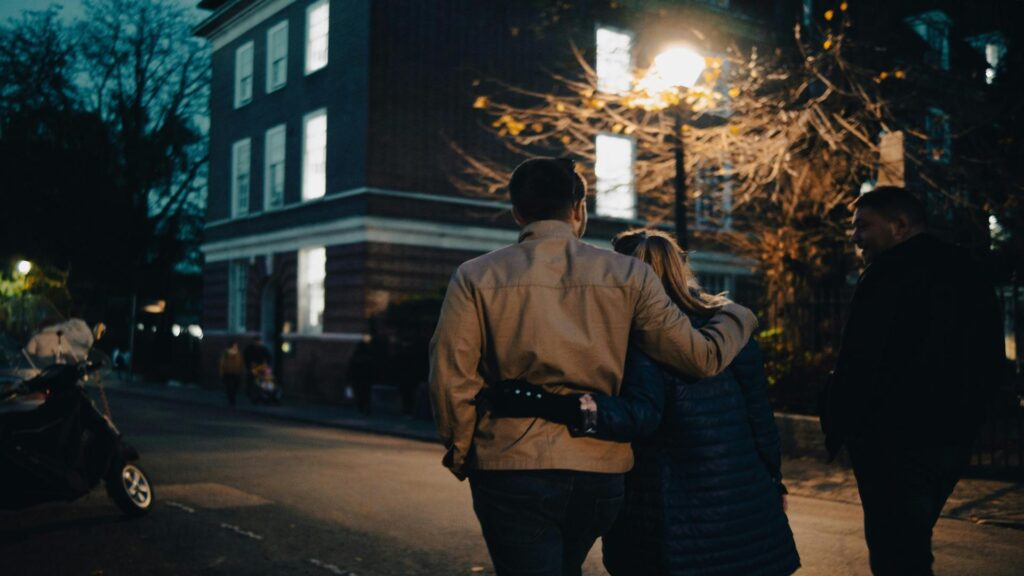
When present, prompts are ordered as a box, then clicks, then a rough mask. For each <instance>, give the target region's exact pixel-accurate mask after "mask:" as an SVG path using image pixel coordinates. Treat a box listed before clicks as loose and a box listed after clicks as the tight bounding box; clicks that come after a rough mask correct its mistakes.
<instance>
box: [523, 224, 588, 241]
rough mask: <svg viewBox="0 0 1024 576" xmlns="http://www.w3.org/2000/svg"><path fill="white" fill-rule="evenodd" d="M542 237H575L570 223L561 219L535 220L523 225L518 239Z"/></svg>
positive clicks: (538, 238)
mask: <svg viewBox="0 0 1024 576" xmlns="http://www.w3.org/2000/svg"><path fill="white" fill-rule="evenodd" d="M544 238H576V233H575V232H573V230H572V225H571V224H569V223H568V222H564V221H562V220H537V221H536V222H531V223H529V224H527V225H526V226H524V227H523V230H522V231H521V232H520V233H519V241H520V242H526V241H527V240H542V239H544Z"/></svg>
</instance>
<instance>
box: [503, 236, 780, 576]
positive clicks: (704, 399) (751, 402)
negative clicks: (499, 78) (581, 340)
mask: <svg viewBox="0 0 1024 576" xmlns="http://www.w3.org/2000/svg"><path fill="white" fill-rule="evenodd" d="M612 244H613V247H614V249H615V251H616V252H619V253H622V254H626V255H629V256H633V257H635V258H638V259H640V260H643V261H644V262H646V263H647V264H649V265H650V266H651V267H652V268H653V269H654V271H655V272H656V273H657V274H658V276H659V277H660V278H661V280H662V283H663V284H664V286H665V291H666V292H667V293H668V294H669V296H670V297H671V298H672V300H673V301H674V302H675V304H676V305H677V306H678V307H679V308H680V309H682V310H683V311H684V312H685V313H686V314H687V315H688V316H690V319H691V322H692V323H693V324H694V325H695V326H697V327H699V326H701V325H703V324H704V322H706V321H707V319H708V318H710V317H711V316H712V315H713V314H714V312H715V310H716V309H717V308H718V307H719V306H721V305H722V304H723V303H724V301H725V299H724V298H723V297H722V296H716V295H711V294H708V293H706V292H704V291H703V290H702V289H701V288H700V286H699V284H698V283H697V281H696V278H695V277H694V274H693V272H692V270H691V269H690V267H689V265H688V263H687V254H686V253H685V252H684V251H682V250H681V249H680V248H679V246H678V245H677V244H676V242H675V240H673V239H672V238H671V237H670V236H669V235H667V234H665V233H663V232H660V231H657V230H650V229H642V230H631V231H628V232H623V233H621V234H619V235H617V236H616V237H615V238H614V239H613V241H612ZM626 364H627V366H626V371H625V378H624V380H623V385H622V395H621V396H619V397H605V396H595V395H590V394H588V395H584V396H578V395H574V396H572V397H570V398H566V397H564V396H562V397H559V396H555V395H551V394H545V395H543V396H542V398H541V400H540V401H539V402H538V401H537V394H532V393H531V394H530V395H529V398H530V399H531V400H532V401H531V402H525V403H524V402H522V401H521V400H520V399H521V398H522V397H523V396H525V394H524V393H523V392H525V391H532V392H536V390H533V389H532V388H531V387H530V386H529V385H528V384H526V383H518V384H516V385H514V386H513V388H515V389H514V390H508V389H504V390H502V391H501V392H500V393H496V394H492V395H491V396H489V397H488V401H490V402H493V406H492V409H493V410H494V411H495V414H496V415H498V416H501V415H507V416H526V415H532V416H542V417H545V418H548V419H552V420H557V421H563V422H565V423H566V424H568V425H570V427H571V428H572V429H573V430H574V433H577V434H580V435H590V436H594V437H597V438H604V439H610V440H619V441H630V440H632V441H633V452H634V458H635V464H634V468H633V470H632V471H631V472H629V473H628V474H627V475H626V496H625V498H626V500H625V506H624V508H623V510H622V512H621V513H620V515H619V517H618V519H617V521H616V523H615V525H614V527H613V528H612V530H611V531H610V532H609V533H608V534H607V535H606V536H605V537H604V539H603V543H604V547H603V551H604V563H605V567H606V568H607V569H608V571H609V573H611V574H612V576H632V575H637V576H640V575H644V576H652V575H703V574H707V575H711V574H715V575H744V576H751V575H764V576H782V575H788V574H792V573H793V572H795V571H796V570H797V569H798V568H799V567H800V557H799V554H798V553H797V550H796V544H795V542H794V540H793V532H792V530H791V529H790V527H789V520H788V519H787V517H786V496H785V494H786V490H785V487H784V486H783V484H782V472H781V464H782V457H781V452H780V444H779V434H778V430H777V429H776V426H775V420H774V415H773V413H772V408H771V405H770V404H769V401H768V391H767V380H766V378H765V374H764V361H763V359H762V357H761V352H760V349H759V348H758V346H757V343H756V342H755V341H754V340H753V339H751V340H750V341H749V342H748V344H747V345H746V347H745V348H744V349H743V351H741V352H740V354H739V356H737V357H736V359H735V360H734V361H733V363H732V364H731V365H730V366H729V368H728V369H727V370H725V371H724V372H723V373H722V374H720V375H718V376H715V377H712V378H705V379H703V380H699V381H698V380H694V379H690V378H687V377H685V376H683V375H680V374H677V373H675V372H672V371H670V370H667V369H664V368H661V367H659V366H656V365H654V364H653V362H652V361H651V360H650V359H649V358H647V357H646V356H644V355H643V354H642V353H640V352H639V351H638V350H631V351H630V354H629V356H628V358H627V360H626ZM652 367H653V369H652ZM652 391H658V392H660V393H663V394H664V397H663V398H662V397H660V394H658V393H652ZM662 391H663V392H662ZM577 412H578V413H577ZM659 413H661V414H662V417H661V420H660V425H657V428H656V429H655V431H654V432H653V434H650V433H649V432H650V430H651V429H652V428H653V426H652V424H651V423H652V422H655V423H656V422H657V415H658V414H659Z"/></svg>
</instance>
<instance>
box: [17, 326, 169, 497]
mask: <svg viewBox="0 0 1024 576" xmlns="http://www.w3.org/2000/svg"><path fill="white" fill-rule="evenodd" d="M101 326H102V325H98V327H97V328H99V327H101ZM99 332H101V330H97V331H94V334H96V336H97V337H98V336H99ZM89 345H90V348H91V345H92V342H90V343H89ZM84 356H85V357H84V358H79V357H77V356H76V355H73V356H72V357H71V358H67V359H66V362H67V363H63V364H60V363H58V364H52V365H50V366H47V367H46V368H43V369H42V371H40V372H39V373H38V375H36V376H34V377H31V378H29V379H27V380H23V381H21V382H14V383H13V384H12V385H8V386H7V387H6V389H5V390H0V471H2V472H0V509H7V510H17V509H21V508H27V507H29V506H33V505H36V504H40V503H43V502H51V501H67V502H70V501H73V500H77V499H78V498H81V497H82V496H84V495H86V494H88V493H89V492H91V491H92V489H93V488H95V487H96V486H97V485H98V484H99V483H100V482H101V481H102V482H104V483H105V484H106V489H107V494H108V495H109V496H110V498H111V499H112V500H113V501H114V503H115V504H117V506H118V507H119V508H120V509H121V510H122V511H123V512H124V513H125V514H128V515H131V516H139V515H142V514H145V513H147V512H149V510H150V509H151V508H152V507H153V502H154V492H153V486H152V484H151V483H150V481H149V478H148V477H147V475H146V473H145V471H144V470H143V469H142V468H141V467H140V466H139V465H138V460H139V453H138V452H137V451H136V450H135V449H134V448H132V447H131V446H130V445H129V444H128V443H126V442H124V441H123V440H122V438H121V433H120V431H118V429H117V427H116V426H115V425H114V423H113V421H111V419H110V418H109V417H108V416H107V415H104V414H103V413H102V412H100V411H99V410H98V409H97V408H96V405H95V404H93V402H92V400H91V399H90V398H89V395H88V393H87V392H86V389H85V385H84V383H85V382H86V381H87V380H88V379H89V378H92V377H94V376H95V375H96V374H97V372H99V371H100V370H101V369H103V368H105V367H106V366H105V364H106V362H103V361H98V360H97V355H96V354H93V353H91V350H90V354H88V355H84Z"/></svg>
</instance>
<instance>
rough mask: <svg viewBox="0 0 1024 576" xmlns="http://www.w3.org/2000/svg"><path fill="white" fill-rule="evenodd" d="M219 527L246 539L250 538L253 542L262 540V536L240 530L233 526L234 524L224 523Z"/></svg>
mask: <svg viewBox="0 0 1024 576" xmlns="http://www.w3.org/2000/svg"><path fill="white" fill-rule="evenodd" d="M220 527H221V528H223V529H225V530H230V531H232V532H235V533H236V534H241V535H242V536H245V537H246V538H252V539H253V540H263V536H260V535H259V534H257V533H255V532H249V531H248V530H243V529H242V528H240V527H238V526H235V525H234V524H224V523H222V524H221V525H220Z"/></svg>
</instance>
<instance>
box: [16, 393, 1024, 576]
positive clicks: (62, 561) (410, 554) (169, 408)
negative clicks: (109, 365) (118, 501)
mask: <svg viewBox="0 0 1024 576" xmlns="http://www.w3.org/2000/svg"><path fill="white" fill-rule="evenodd" d="M111 406H112V410H113V414H114V418H115V421H116V422H117V423H118V425H119V426H120V428H121V429H122V431H123V432H124V433H125V434H126V436H127V438H128V439H129V441H131V442H132V443H134V444H135V445H136V446H137V447H138V448H139V449H140V451H141V453H142V455H143V459H142V461H141V463H142V465H143V466H144V467H145V468H146V469H147V470H148V472H149V473H150V476H151V479H152V481H153V483H154V485H155V487H156V494H157V498H158V503H157V505H156V507H155V508H154V510H153V511H152V513H151V514H149V515H148V516H146V517H144V518H141V519H135V520H126V519H124V518H122V517H121V515H120V513H119V512H118V510H117V509H116V508H115V507H114V506H113V504H112V503H110V502H109V500H108V499H107V497H106V494H105V493H104V492H103V490H102V489H98V490H97V491H95V492H93V493H92V494H91V495H89V496H88V497H87V498H85V499H83V500H80V501H78V502H75V503H73V504H54V505H45V506H41V507H37V508H34V509H31V510H26V511H21V512H16V513H11V512H0V574H3V575H5V576H6V575H12V576H14V575H18V576H22V575H25V576H28V575H34V574H45V575H51V574H52V575H58V574H59V575H61V576H64V575H79V574H81V575H120V574H124V575H137V574H160V575H164V574H166V575H175V576H177V575H192V574H196V575H221V574H224V575H227V574H231V575H235V574H287V575H292V574H296V575H299V574H310V575H321V576H322V575H331V574H335V575H337V574H356V575H359V576H374V575H396V576H397V575H428V574H429V575H449V574H451V575H457V574H474V573H485V574H487V573H492V569H491V566H490V562H489V561H488V557H487V551H486V548H485V547H484V543H483V539H482V537H481V535H480V530H479V527H478V526H477V524H476V519H475V517H474V516H473V512H472V507H471V502H470V497H469V487H468V485H467V484H465V483H460V482H458V481H457V480H455V478H454V477H453V476H451V475H450V474H449V473H448V472H447V471H446V470H444V469H443V468H442V467H441V466H440V457H441V450H440V447H439V446H438V445H435V444H429V443H423V442H415V441H409V440H402V439H396V438H389V437H383V436H375V435H370V434H363V433H356V432H347V431H340V430H333V429H324V428H320V427H315V426H304V425H296V424H290V423H284V422H281V421H278V420H274V419H269V418H262V417H258V416H251V415H244V414H238V413H235V412H232V411H230V410H228V409H227V408H224V409H217V408H209V407H197V406H187V405H183V404H177V403H172V402H165V401H158V400H144V399H139V398H133V397H129V396H121V395H111ZM0 473H2V471H0ZM790 520H791V523H792V526H793V530H794V533H795V534H796V539H797V545H798V547H799V549H800V553H801V556H802V558H803V563H804V568H803V569H802V570H801V571H800V572H799V573H800V574H807V575H812V574H814V575H816V574H820V575H828V576H842V575H866V574H868V570H867V550H866V548H865V547H864V543H863V539H862V536H861V526H860V522H861V514H860V509H859V508H858V507H856V506H851V505H848V504H841V503H835V502H828V501H824V500H815V499H807V498H793V499H792V500H791V503H790ZM597 548H599V546H598V547H595V550H594V551H593V552H592V553H591V555H590V558H589V559H588V561H587V565H586V569H585V574H588V575H599V574H604V573H605V572H604V570H603V568H602V567H601V562H600V552H599V550H598V549H597ZM935 556H936V572H937V574H939V575H942V576H949V575H975V574H977V575H985V576H1000V575H1007V576H1009V575H1019V574H1022V573H1024V531H1019V530H1013V529H1007V528H998V527H991V526H979V525H975V524H971V523H969V522H964V521H958V520H945V519H943V520H941V521H940V522H939V525H938V527H937V530H936V535H935Z"/></svg>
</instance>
